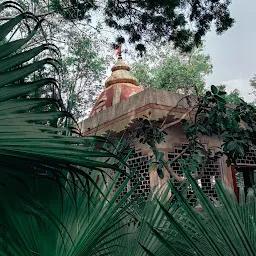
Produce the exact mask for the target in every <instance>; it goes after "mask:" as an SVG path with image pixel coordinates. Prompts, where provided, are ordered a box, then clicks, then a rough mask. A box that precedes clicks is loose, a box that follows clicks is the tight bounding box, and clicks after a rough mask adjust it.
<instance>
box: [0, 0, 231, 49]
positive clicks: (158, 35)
mask: <svg viewBox="0 0 256 256" xmlns="http://www.w3.org/2000/svg"><path fill="white" fill-rule="evenodd" d="M21 2H22V3H24V2H26V0H22V1H21ZM32 2H33V3H34V4H39V3H41V2H44V1H40V0H34V1H32ZM44 3H45V2H44ZM230 3H231V1H230V0H192V1H190V0H172V1H170V0H159V1H154V0H107V1H97V0H90V1H89V0H86V1H78V0H67V1H63V0H50V1H48V2H47V3H46V4H44V5H43V8H40V9H39V13H38V12H37V11H36V15H39V16H41V17H44V18H48V16H49V15H53V14H54V13H58V14H60V15H61V16H62V17H63V18H64V19H66V20H71V21H74V20H86V21H87V22H88V23H90V22H91V21H92V20H93V19H95V17H96V16H98V17H100V20H101V21H103V22H102V23H103V24H104V25H106V26H107V27H110V28H113V29H114V30H116V31H118V33H120V34H121V33H123V34H126V35H128V37H129V42H130V43H136V49H137V50H139V51H144V50H145V44H147V43H148V42H150V41H163V42H170V41H171V42H173V44H174V47H179V48H180V49H182V50H183V51H190V50H192V48H193V47H194V46H199V45H200V44H201V42H202V38H203V36H204V35H205V34H206V33H207V32H208V31H209V30H210V27H211V25H212V24H213V23H214V25H215V30H216V32H217V33H218V34H220V33H222V32H224V31H226V30H227V29H228V28H230V27H231V26H232V24H233V23H234V20H233V18H231V15H230V11H229V5H230ZM37 10H38V9H37ZM4 18H6V17H0V19H4ZM7 18H8V17H7Z"/></svg>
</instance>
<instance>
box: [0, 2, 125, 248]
mask: <svg viewBox="0 0 256 256" xmlns="http://www.w3.org/2000/svg"><path fill="white" fill-rule="evenodd" d="M12 5H15V3H12V2H6V3H2V4H1V5H0V10H2V9H4V8H5V7H10V6H12ZM23 19H25V20H28V19H32V20H33V21H37V19H36V18H35V17H34V16H33V15H32V14H29V15H25V14H22V15H21V16H19V17H18V18H17V17H16V18H14V20H9V21H8V22H7V23H4V24H3V25H0V31H1V37H2V38H1V39H5V37H7V38H8V35H9V32H10V31H13V30H14V31H16V30H15V29H16V28H17V27H18V28H20V27H22V26H23V24H24V23H23ZM27 25H28V24H25V26H24V27H25V28H27V30H26V32H27V33H26V35H25V37H24V38H23V37H21V38H19V37H18V36H19V35H20V33H17V34H16V36H15V37H14V39H13V40H3V44H2V45H1V46H0V95H1V96H0V109H1V110H0V112H1V118H0V134H1V139H0V163H1V186H0V189H1V192H0V194H1V202H0V205H1V207H3V208H4V206H5V204H6V203H7V204H8V203H9V202H10V204H12V203H13V205H11V206H22V207H23V206H24V207H26V208H28V209H29V213H31V214H32V213H33V214H34V215H35V216H36V217H40V216H41V217H42V216H44V218H48V220H49V219H50V220H51V221H54V220H53V219H52V218H51V214H49V213H47V214H46V213H45V212H44V208H43V207H42V206H40V204H37V203H36V204H31V200H32V199H35V198H32V199H31V200H30V199H29V198H30V197H28V196H27V194H26V193H29V192H31V191H30V190H29V187H30V186H29V185H28V186H27V187H26V186H25V187H24V186H23V185H24V184H26V181H27V180H28V179H32V180H33V181H35V182H36V180H37V179H40V178H41V179H45V180H51V181H54V182H55V186H56V188H58V189H59V190H60V191H66V190H67V188H66V186H71V184H72V186H73V188H74V189H73V192H72V193H73V196H74V195H75V193H76V184H80V185H81V186H82V187H84V186H85V185H84V184H85V181H86V184H87V186H88V184H91V186H93V187H95V189H97V187H98V186H97V183H96V182H95V181H94V180H93V179H92V178H91V176H90V175H89V171H90V172H96V173H97V174H98V175H99V176H100V175H103V174H104V173H106V172H107V170H108V169H109V168H110V169H111V170H120V171H121V172H122V170H121V169H119V168H118V166H116V165H115V160H114V159H118V157H117V156H116V155H114V154H113V153H111V151H113V150H115V147H114V146H113V145H112V143H110V142H109V141H107V140H106V139H104V138H101V137H86V138H81V137H79V135H80V134H79V131H78V130H76V129H71V128H59V127H58V126H57V124H58V121H59V120H62V119H64V120H65V119H69V118H72V116H71V114H70V113H68V112H66V111H63V109H62V108H61V105H60V103H59V102H58V101H57V100H56V99H53V98H42V97H41V98H37V97H31V94H30V92H31V91H34V90H36V89H38V88H41V87H43V86H45V85H51V86H54V87H58V82H57V80H55V79H54V78H49V77H48V78H38V79H37V80H34V81H33V82H31V77H33V74H34V72H36V71H38V70H39V69H41V68H42V67H44V66H45V65H49V66H50V68H51V67H53V68H56V67H57V66H58V65H57V62H56V61H55V60H54V59H53V58H49V57H45V58H44V55H43V56H41V55H40V54H41V53H42V51H48V52H49V54H50V55H51V57H54V54H56V51H54V50H53V47H52V46H51V45H50V44H46V45H39V46H37V45H32V46H31V47H30V48H29V50H28V49H27V48H26V47H25V46H27V44H29V43H30V42H31V40H32V39H33V37H34V36H35V34H36V33H37V31H38V30H39V28H40V21H37V22H36V25H35V26H34V27H28V26H27ZM24 27H23V29H25V28H24ZM35 57H38V58H39V60H37V58H35ZM45 106H48V107H47V108H44V107H45ZM71 133H76V134H77V135H78V136H73V137H68V136H65V134H71ZM106 144H107V146H108V150H106V148H104V147H105V146H106ZM65 182H66V184H65ZM20 187H23V188H24V189H22V190H19V188H20ZM26 188H27V189H28V190H27V191H26V190H25V189H26ZM46 189H47V187H46ZM2 195H5V196H2ZM8 195H10V198H9V199H8ZM32 195H33V193H32ZM69 195H70V194H69ZM70 196H71V195H70ZM3 212H4V209H3V210H1V213H3ZM2 220H3V219H1V221H2ZM38 221H39V222H40V218H38ZM5 224H6V225H7V224H8V223H5V222H2V223H1V227H0V229H1V233H0V237H1V239H5V234H6V232H7V231H8V232H9V227H8V225H7V226H5ZM2 231H4V232H2ZM10 232H12V231H11V230H10ZM7 238H8V237H7ZM11 241H12V240H11ZM22 246H23V248H24V244H23V245H22ZM0 248H1V249H4V248H2V246H0Z"/></svg>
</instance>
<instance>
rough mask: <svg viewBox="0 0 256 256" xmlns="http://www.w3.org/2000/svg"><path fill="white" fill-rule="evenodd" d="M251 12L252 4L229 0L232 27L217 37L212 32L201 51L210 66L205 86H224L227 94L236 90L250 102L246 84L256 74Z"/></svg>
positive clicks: (255, 23) (255, 5)
mask: <svg viewBox="0 0 256 256" xmlns="http://www.w3.org/2000/svg"><path fill="white" fill-rule="evenodd" d="M255 10H256V0H233V3H232V4H231V7H230V11H231V14H232V17H233V18H234V19H235V24H234V26H233V27H232V28H231V29H229V30H228V31H226V32H225V33H223V34H222V35H220V36H218V35H216V33H215V31H214V30H212V31H210V32H209V33H208V34H207V35H206V37H205V50H204V51H205V53H207V54H209V55H210V57H211V60H212V64H213V73H212V74H211V75H209V76H208V77H207V79H206V81H207V85H208V86H209V85H211V84H216V85H218V84H226V85H227V90H228V91H232V90H234V89H238V90H239V91H240V92H241V95H242V96H243V97H244V99H245V100H247V101H253V100H254V96H253V95H250V93H251V91H252V90H251V88H250V84H249V80H250V78H252V76H253V75H254V74H256V15H255Z"/></svg>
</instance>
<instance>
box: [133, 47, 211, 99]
mask: <svg viewBox="0 0 256 256" xmlns="http://www.w3.org/2000/svg"><path fill="white" fill-rule="evenodd" d="M132 67H133V69H132V70H133V73H134V75H135V77H136V78H137V79H138V81H139V83H140V85H141V86H142V87H151V88H156V89H164V90H169V91H173V92H180V93H184V94H188V93H191V92H192V91H193V89H194V88H196V90H197V91H198V92H202V91H203V89H204V86H205V76H206V75H207V74H210V73H211V71H212V65H211V61H210V56H208V55H205V54H203V53H202V51H200V50H194V51H193V52H191V53H189V54H181V53H178V52H177V51H174V50H173V48H172V47H171V46H170V45H167V46H158V45H155V46H154V47H152V49H150V51H149V52H148V53H147V54H145V55H144V56H143V57H142V58H138V59H136V61H135V62H134V63H133V66H132Z"/></svg>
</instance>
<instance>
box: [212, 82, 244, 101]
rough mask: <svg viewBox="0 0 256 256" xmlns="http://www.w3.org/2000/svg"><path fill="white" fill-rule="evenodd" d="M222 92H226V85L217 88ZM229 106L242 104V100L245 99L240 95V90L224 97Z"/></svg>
mask: <svg viewBox="0 0 256 256" xmlns="http://www.w3.org/2000/svg"><path fill="white" fill-rule="evenodd" d="M216 87H217V88H218V89H219V90H220V91H226V87H227V86H226V85H219V86H216ZM222 97H223V98H224V99H225V100H226V102H227V103H228V104H235V105H239V104H240V101H241V100H240V99H243V98H242V97H241V95H240V91H239V90H238V89H235V90H234V91H231V92H230V93H226V94H224V95H223V96H222Z"/></svg>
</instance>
